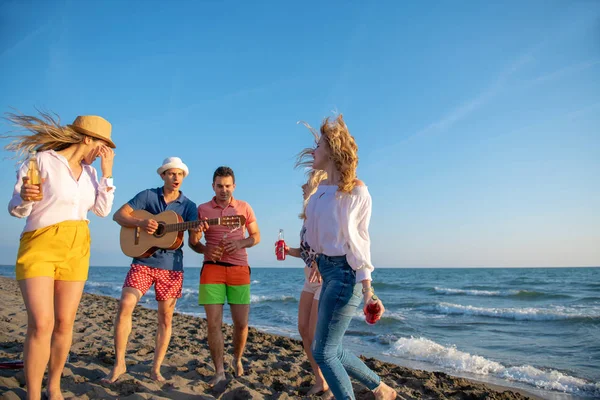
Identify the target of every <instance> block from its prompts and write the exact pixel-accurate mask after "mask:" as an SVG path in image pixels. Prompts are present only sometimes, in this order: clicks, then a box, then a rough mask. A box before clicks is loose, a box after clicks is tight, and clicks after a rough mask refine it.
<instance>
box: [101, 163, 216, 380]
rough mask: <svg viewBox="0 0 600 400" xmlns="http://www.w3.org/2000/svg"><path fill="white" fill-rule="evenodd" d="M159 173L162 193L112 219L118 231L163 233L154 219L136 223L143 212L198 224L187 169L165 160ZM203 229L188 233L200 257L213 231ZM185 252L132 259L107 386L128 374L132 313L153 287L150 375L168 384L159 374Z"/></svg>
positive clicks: (151, 193)
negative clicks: (185, 188)
mask: <svg viewBox="0 0 600 400" xmlns="http://www.w3.org/2000/svg"><path fill="white" fill-rule="evenodd" d="M157 172H158V174H159V175H160V177H161V178H162V180H163V181H164V185H163V187H159V188H155V189H147V190H144V191H142V192H140V193H138V194H137V195H136V196H135V197H134V198H133V199H131V200H130V201H129V202H127V204H125V205H123V206H122V207H121V208H120V209H119V210H118V211H117V212H116V213H115V214H114V216H113V219H114V220H115V221H116V222H117V223H118V224H119V225H121V226H122V227H125V228H133V227H135V228H139V229H140V230H143V231H145V232H146V233H148V234H149V235H152V234H154V233H155V232H156V230H157V228H159V223H158V222H157V221H156V220H155V219H153V218H147V219H140V218H136V216H135V215H134V214H135V211H136V210H144V211H147V212H149V213H150V214H153V215H156V214H160V213H162V212H164V211H167V210H170V211H174V212H176V213H177V214H178V215H179V216H181V218H182V220H183V221H184V222H189V221H197V220H198V211H197V208H196V204H194V202H192V201H191V200H189V199H188V198H187V197H185V196H184V195H183V192H182V191H181V190H180V188H181V184H182V183H183V180H184V178H185V177H186V176H187V175H188V173H189V170H188V167H187V166H186V165H185V164H184V163H183V162H182V161H181V159H180V158H179V157H169V158H167V159H165V160H164V162H163V165H161V166H160V168H158V170H157ZM198 225H199V226H198V227H196V228H192V229H189V230H188V232H189V239H188V244H189V246H190V247H191V248H192V249H195V250H196V251H198V250H199V248H198V247H197V246H198V245H199V241H200V238H201V237H202V232H203V231H206V230H207V229H208V224H207V223H199V224H198ZM182 247H183V246H182V245H180V246H179V247H178V248H176V249H157V250H156V251H154V252H152V253H151V254H150V255H149V256H146V257H143V256H142V257H134V258H133V261H132V263H131V268H130V270H129V272H128V274H127V277H126V278H125V283H124V284H123V291H122V294H121V300H120V302H119V311H118V313H117V317H116V321H115V333H114V335H115V338H114V342H115V365H114V367H113V369H112V371H111V372H110V373H109V374H108V375H107V376H106V378H104V381H106V382H108V383H112V382H115V381H116V380H117V379H118V378H119V377H120V376H121V375H122V374H124V373H125V372H126V370H127V368H126V364H125V350H126V347H127V341H128V338H129V334H130V333H131V324H132V313H133V309H134V308H135V306H136V304H137V303H138V301H139V300H140V298H141V297H142V296H143V295H144V294H145V293H146V291H148V289H150V287H151V286H152V285H153V284H154V290H155V292H156V300H157V302H158V328H157V331H156V348H155V349H154V362H153V366H152V371H151V374H150V375H151V378H152V379H154V380H156V381H164V380H165V379H164V378H163V376H162V375H161V373H160V366H161V364H162V362H163V359H164V357H165V353H166V351H167V347H168V346H169V341H170V340H171V322H172V318H173V311H174V310H175V304H176V303H177V299H178V298H180V297H181V290H182V286H183V250H182ZM144 256H145V254H144Z"/></svg>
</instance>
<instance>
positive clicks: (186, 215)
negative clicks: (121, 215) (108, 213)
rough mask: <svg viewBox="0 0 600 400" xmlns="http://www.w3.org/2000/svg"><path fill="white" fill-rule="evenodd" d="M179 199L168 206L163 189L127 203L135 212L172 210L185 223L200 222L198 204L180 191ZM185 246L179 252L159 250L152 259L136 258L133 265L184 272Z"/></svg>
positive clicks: (150, 190) (155, 212) (146, 193)
mask: <svg viewBox="0 0 600 400" xmlns="http://www.w3.org/2000/svg"><path fill="white" fill-rule="evenodd" d="M179 193H180V194H179V198H178V199H177V200H175V201H172V202H170V203H169V204H167V203H166V202H165V196H164V194H163V188H161V187H160V188H156V189H147V190H144V191H142V192H140V193H138V194H136V195H135V197H134V198H133V199H131V200H129V201H128V202H127V204H129V205H130V206H131V208H133V209H134V210H145V211H148V212H149V213H152V214H154V215H156V214H160V213H161V212H163V211H167V210H171V211H175V212H176V213H177V214H179V215H181V218H183V220H184V221H185V222H188V221H197V220H198V208H197V207H196V204H195V203H194V202H193V201H191V200H190V199H188V198H187V197H185V196H184V195H183V192H181V191H179ZM182 247H183V244H182V245H181V247H179V248H178V249H177V250H163V249H158V250H157V251H155V252H154V254H152V255H151V256H150V257H147V258H134V259H133V261H132V263H133V264H141V265H146V266H148V267H152V268H160V269H167V270H172V271H183V250H182Z"/></svg>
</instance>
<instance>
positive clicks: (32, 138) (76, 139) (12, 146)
mask: <svg viewBox="0 0 600 400" xmlns="http://www.w3.org/2000/svg"><path fill="white" fill-rule="evenodd" d="M37 111H38V113H39V117H36V116H31V115H23V114H14V113H5V116H4V119H5V120H6V121H8V123H9V124H10V125H12V126H13V127H14V128H16V129H15V130H12V131H10V132H9V133H12V132H15V131H16V130H18V131H29V132H31V133H30V134H21V135H2V136H0V137H1V138H3V139H9V138H10V139H13V140H12V141H11V142H10V143H9V144H7V145H6V146H4V148H5V149H6V150H8V151H13V152H15V153H17V154H20V155H21V156H23V155H26V154H27V153H28V152H29V151H31V150H36V151H45V150H56V151H60V150H64V149H66V148H67V147H69V146H71V145H73V144H77V143H83V141H84V139H85V137H86V135H84V134H82V133H79V132H76V131H75V130H73V129H71V128H69V127H68V126H63V125H61V124H60V117H59V116H58V114H56V113H52V112H46V111H40V110H37Z"/></svg>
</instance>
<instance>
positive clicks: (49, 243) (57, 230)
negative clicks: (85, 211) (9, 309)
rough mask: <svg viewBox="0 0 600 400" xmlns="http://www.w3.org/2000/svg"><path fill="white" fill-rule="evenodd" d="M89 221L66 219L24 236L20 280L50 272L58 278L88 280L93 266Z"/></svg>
mask: <svg viewBox="0 0 600 400" xmlns="http://www.w3.org/2000/svg"><path fill="white" fill-rule="evenodd" d="M90 243H91V240H90V230H89V228H88V221H63V222H59V223H58V224H54V225H50V226H47V227H45V228H40V229H36V230H35V231H31V232H25V233H24V234H23V235H22V237H21V243H20V245H19V253H18V254H17V264H16V275H17V280H23V279H28V278H35V277H38V276H49V277H52V278H54V279H55V280H57V281H86V280H87V277H88V270H89V268H90Z"/></svg>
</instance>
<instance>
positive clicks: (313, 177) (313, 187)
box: [298, 169, 327, 219]
mask: <svg viewBox="0 0 600 400" xmlns="http://www.w3.org/2000/svg"><path fill="white" fill-rule="evenodd" d="M307 175H308V179H307V180H306V183H305V184H304V185H306V191H307V193H308V196H306V199H304V201H303V202H302V213H300V215H298V217H300V219H306V206H308V201H309V200H310V196H312V195H313V194H315V192H316V191H317V188H318V187H319V183H321V181H323V180H324V179H327V172H325V171H322V170H320V169H313V170H310V171H309V172H308V174H307ZM304 185H302V186H304Z"/></svg>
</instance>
